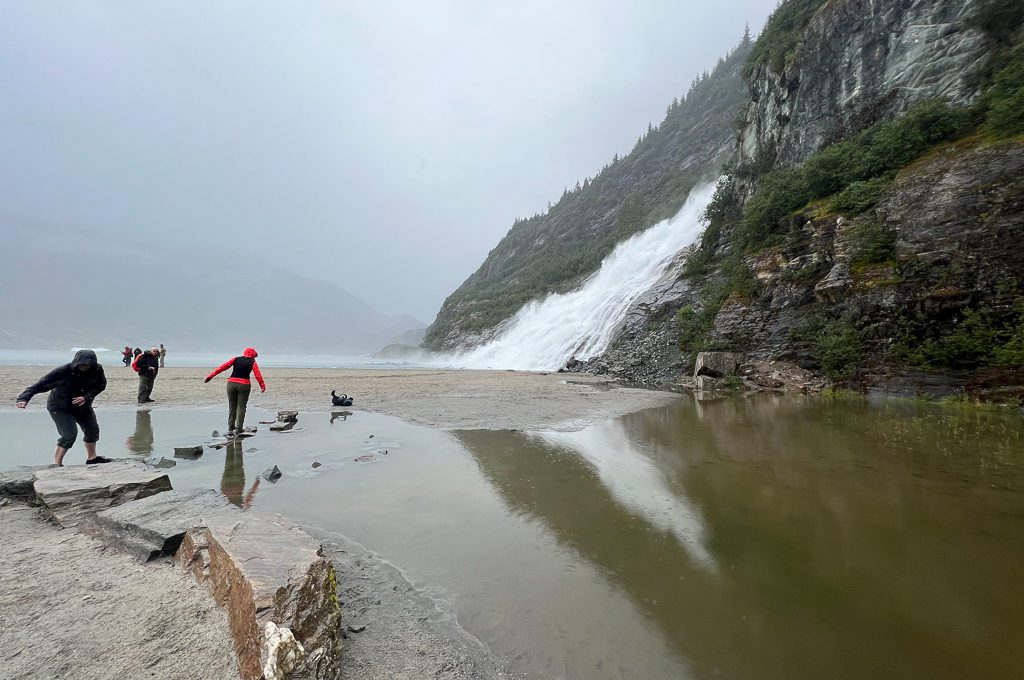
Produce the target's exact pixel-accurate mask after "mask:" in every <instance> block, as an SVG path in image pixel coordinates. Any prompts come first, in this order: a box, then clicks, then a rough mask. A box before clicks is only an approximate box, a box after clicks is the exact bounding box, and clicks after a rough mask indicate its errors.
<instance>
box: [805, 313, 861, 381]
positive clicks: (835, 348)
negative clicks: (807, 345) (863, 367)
mask: <svg viewBox="0 0 1024 680" xmlns="http://www.w3.org/2000/svg"><path fill="white" fill-rule="evenodd" d="M814 352H815V355H816V356H817V357H818V361H819V362H821V370H822V372H823V373H824V374H825V375H827V376H828V377H829V378H831V379H832V380H843V379H844V378H848V377H849V376H850V372H851V371H852V370H853V369H854V368H856V367H857V365H859V364H860V362H861V361H862V360H863V359H864V340H863V338H861V335H860V333H858V332H857V329H855V328H854V327H853V325H852V324H850V323H848V322H843V321H833V322H832V323H830V324H828V325H826V326H825V327H824V328H823V329H822V330H821V334H820V335H819V336H818V338H817V341H816V342H815V346H814Z"/></svg>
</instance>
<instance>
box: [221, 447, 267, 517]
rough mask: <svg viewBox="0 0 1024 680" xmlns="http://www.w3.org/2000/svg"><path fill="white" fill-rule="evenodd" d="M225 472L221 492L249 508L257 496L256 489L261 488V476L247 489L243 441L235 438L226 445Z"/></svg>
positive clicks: (222, 477)
mask: <svg viewBox="0 0 1024 680" xmlns="http://www.w3.org/2000/svg"><path fill="white" fill-rule="evenodd" d="M223 450H224V472H223V474H222V475H221V478H220V492H221V493H222V494H224V497H225V498H227V499H228V500H229V501H231V502H232V503H234V504H235V505H237V506H238V507H240V508H242V509H243V510H248V509H249V508H250V507H252V502H253V500H255V498H256V490H257V489H259V488H260V478H259V477H257V478H256V481H254V482H253V483H252V487H251V488H250V489H249V491H248V492H247V491H246V490H245V454H244V453H242V442H241V441H240V440H235V441H232V442H229V443H228V445H227V446H225V447H224V449H223Z"/></svg>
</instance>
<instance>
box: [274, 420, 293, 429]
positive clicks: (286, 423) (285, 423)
mask: <svg viewBox="0 0 1024 680" xmlns="http://www.w3.org/2000/svg"><path fill="white" fill-rule="evenodd" d="M295 423H296V421H294V420H282V421H278V422H276V423H274V424H273V425H271V426H270V431H271V432H287V431H288V430H290V429H292V428H293V427H295Z"/></svg>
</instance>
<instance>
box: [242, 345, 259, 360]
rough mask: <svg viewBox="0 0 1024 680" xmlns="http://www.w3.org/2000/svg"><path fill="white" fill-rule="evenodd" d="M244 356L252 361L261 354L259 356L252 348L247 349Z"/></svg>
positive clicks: (243, 353)
mask: <svg viewBox="0 0 1024 680" xmlns="http://www.w3.org/2000/svg"><path fill="white" fill-rule="evenodd" d="M242 356H243V357H249V358H250V359H255V358H256V357H258V356H259V354H257V353H256V350H254V349H253V348H252V347H246V348H245V351H244V352H242Z"/></svg>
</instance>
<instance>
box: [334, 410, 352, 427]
mask: <svg viewBox="0 0 1024 680" xmlns="http://www.w3.org/2000/svg"><path fill="white" fill-rule="evenodd" d="M350 415H352V411H331V425H333V424H334V421H335V420H338V419H339V418H340V419H341V420H348V417H349V416H350Z"/></svg>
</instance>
